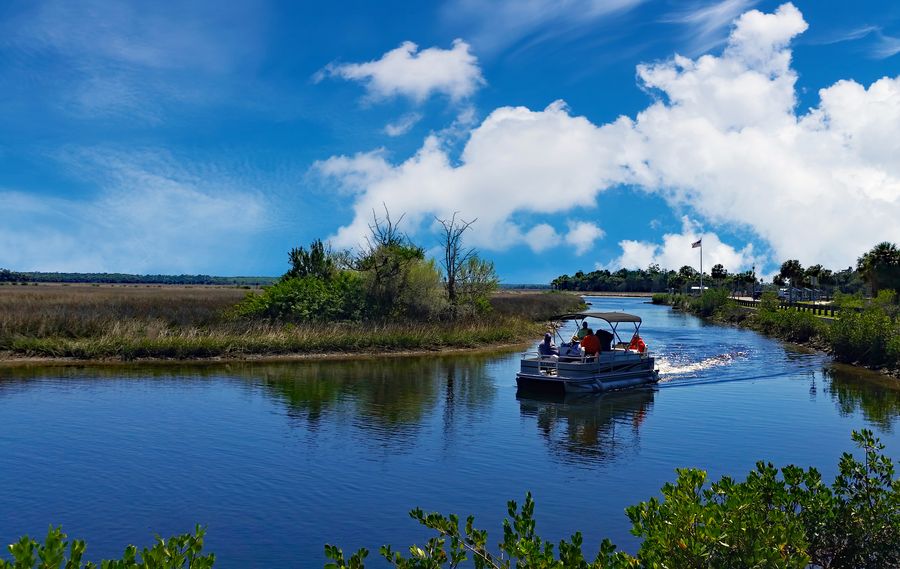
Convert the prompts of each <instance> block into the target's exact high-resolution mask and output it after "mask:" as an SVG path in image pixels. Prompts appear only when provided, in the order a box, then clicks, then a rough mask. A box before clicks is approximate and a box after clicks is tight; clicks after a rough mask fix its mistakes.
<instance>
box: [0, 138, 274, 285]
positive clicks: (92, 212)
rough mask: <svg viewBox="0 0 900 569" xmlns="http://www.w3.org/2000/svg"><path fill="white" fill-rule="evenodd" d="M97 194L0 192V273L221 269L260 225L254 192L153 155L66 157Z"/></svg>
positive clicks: (261, 210) (261, 205) (260, 205)
mask: <svg viewBox="0 0 900 569" xmlns="http://www.w3.org/2000/svg"><path fill="white" fill-rule="evenodd" d="M65 160H67V161H71V166H72V167H73V168H77V169H78V171H79V173H80V174H81V175H83V176H86V177H91V178H94V179H96V180H97V182H98V184H99V185H100V186H101V187H102V188H103V189H102V191H101V192H100V193H99V194H98V195H97V196H95V197H94V198H92V199H87V200H83V199H67V198H45V197H39V196H36V195H29V194H24V193H21V192H16V191H9V190H7V191H0V210H2V211H4V212H5V213H8V214H9V216H8V217H9V220H10V221H9V222H8V223H7V222H5V223H4V225H3V227H2V228H0V266H6V267H10V268H14V269H19V270H45V271H110V272H117V271H122V272H138V273H143V272H167V273H179V272H190V273H196V272H202V271H208V272H211V271H214V270H216V267H222V266H228V267H230V269H229V270H233V271H239V270H240V267H236V266H233V265H230V264H229V260H230V259H231V258H233V257H234V253H235V252H236V251H239V250H240V251H243V248H244V247H245V245H244V243H245V242H246V241H247V237H248V236H249V235H251V234H253V233H255V232H257V231H259V230H260V229H263V228H264V227H265V225H266V224H267V212H266V209H267V208H266V204H265V202H264V200H263V199H262V198H261V197H260V196H259V195H258V194H256V193H255V192H253V191H246V190H240V189H238V188H235V187H233V186H232V185H231V184H230V183H229V182H228V181H227V180H225V179H223V178H221V177H217V176H215V174H214V172H211V171H207V172H204V173H203V175H202V176H197V175H194V174H191V173H189V172H186V171H184V170H183V169H180V168H178V166H177V165H176V164H174V163H173V162H172V161H171V158H170V157H168V156H167V155H165V154H162V153H144V154H118V153H115V152H106V151H82V152H75V153H73V154H72V155H71V156H68V157H66V158H65Z"/></svg>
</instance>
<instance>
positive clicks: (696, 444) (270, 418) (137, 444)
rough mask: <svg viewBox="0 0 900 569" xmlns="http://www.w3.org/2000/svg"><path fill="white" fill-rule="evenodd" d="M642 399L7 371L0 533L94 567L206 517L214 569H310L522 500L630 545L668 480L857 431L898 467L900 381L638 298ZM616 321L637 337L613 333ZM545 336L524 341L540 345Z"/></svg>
mask: <svg viewBox="0 0 900 569" xmlns="http://www.w3.org/2000/svg"><path fill="white" fill-rule="evenodd" d="M590 300H591V301H592V303H593V307H594V308H596V309H600V310H614V309H615V310H618V309H621V310H626V311H628V312H634V313H637V314H639V315H641V316H642V317H643V318H644V325H643V328H642V332H643V337H644V338H645V339H646V341H647V343H648V344H649V347H650V349H651V350H653V352H655V353H656V355H657V357H658V359H659V367H660V370H661V375H662V380H661V382H660V384H659V386H658V387H657V388H656V389H644V390H633V391H628V392H622V393H612V394H607V395H604V396H599V397H590V398H586V399H579V400H574V401H548V400H535V399H519V398H517V396H516V386H515V373H516V370H517V369H518V357H519V355H518V354H508V353H505V354H498V355H493V356H486V355H478V356H466V355H457V356H452V357H434V356H429V357H416V358H402V359H401V358H386V359H364V360H356V361H352V362H337V361H328V362H306V363H304V362H300V363H297V362H292V363H265V364H264V363H239V364H228V365H192V366H183V365H177V366H175V365H157V366H146V367H134V366H97V367H87V366H85V367H45V368H5V369H4V368H0V489H2V494H0V542H2V543H3V544H6V543H11V542H12V541H13V540H15V539H17V538H18V537H19V536H20V535H22V534H25V533H28V534H30V535H32V536H37V535H40V536H43V535H44V534H45V533H46V529H47V525H48V524H51V523H52V524H62V525H63V527H64V530H65V531H66V532H67V533H68V534H69V535H70V536H72V537H79V538H82V539H85V540H87V542H88V558H90V559H99V558H101V557H106V558H108V557H111V556H115V555H120V554H121V552H122V549H123V548H124V546H125V545H126V544H128V543H135V544H136V545H138V546H141V545H144V544H150V542H151V540H152V538H153V535H154V534H157V533H158V534H161V535H171V534H175V533H181V532H185V531H189V530H190V529H192V528H193V526H194V524H195V523H200V524H202V525H205V526H207V528H208V534H207V542H206V543H207V550H209V551H213V552H215V553H216V555H217V558H218V561H217V564H216V566H217V567H222V568H231V567H317V566H318V567H321V566H322V563H323V562H324V556H323V545H324V544H325V543H335V544H338V545H340V546H341V547H343V548H344V549H345V551H347V550H355V549H356V548H358V547H361V546H365V547H368V548H369V549H370V550H371V551H372V553H371V554H370V557H369V560H370V562H371V563H370V564H371V565H372V566H381V565H382V564H381V563H378V560H377V559H376V558H377V553H376V552H377V548H378V546H380V545H382V544H385V543H392V544H394V545H395V546H399V547H400V548H402V549H405V546H406V545H409V544H411V543H413V542H418V543H422V542H423V541H425V540H426V539H427V537H429V535H430V534H429V533H428V532H427V531H424V530H422V529H420V528H419V527H418V526H417V525H416V523H415V522H414V521H413V520H411V519H410V518H409V517H408V516H407V512H408V510H409V509H411V508H413V507H416V506H421V507H422V508H424V509H426V510H429V511H435V510H436V511H441V512H444V513H449V512H455V513H459V514H461V515H463V516H465V515H467V514H474V515H475V516H476V525H477V526H479V527H482V528H484V529H488V530H489V533H490V535H491V537H490V543H496V542H497V541H498V540H499V539H500V537H501V535H502V532H501V531H500V527H501V526H500V524H501V522H502V519H503V516H504V514H505V510H506V501H507V500H508V499H517V500H519V501H520V502H521V500H522V498H523V497H524V495H525V492H526V491H531V492H532V493H533V494H534V496H535V500H536V502H537V508H536V510H537V520H538V530H539V532H540V533H541V534H542V535H543V536H544V537H546V538H551V539H554V540H558V539H560V538H562V537H567V536H569V535H570V534H571V533H572V532H574V531H576V530H580V531H582V532H583V533H584V534H585V550H586V552H589V556H591V555H593V554H594V553H595V552H596V547H597V544H598V543H599V541H600V539H602V538H603V537H609V538H611V539H612V540H613V541H614V542H616V543H617V544H619V546H620V547H621V548H624V549H625V550H627V551H634V550H635V549H636V547H637V541H636V540H635V538H634V537H632V536H631V535H630V533H629V528H630V525H629V522H628V519H627V517H626V516H625V513H624V509H625V507H626V506H628V505H632V504H635V503H637V502H639V501H642V500H645V499H647V498H649V497H650V496H654V495H657V494H658V491H659V488H660V486H661V485H662V484H663V483H665V482H666V481H670V480H673V479H674V477H675V472H674V470H675V468H677V467H686V466H696V467H702V468H704V469H706V470H708V471H709V472H710V475H711V476H713V477H716V478H717V477H719V476H721V475H723V474H730V475H733V476H740V477H742V476H744V475H745V474H746V473H747V471H749V470H750V469H752V468H753V466H754V464H755V462H756V461H757V460H759V459H765V460H769V461H772V462H774V463H775V464H778V465H784V464H788V463H794V464H798V465H802V466H816V467H818V468H819V469H820V470H821V471H822V472H823V475H824V477H825V478H826V480H831V479H832V478H833V476H834V474H835V472H836V465H837V461H838V458H839V456H840V453H841V452H843V451H845V450H850V449H851V448H852V444H851V441H850V432H851V431H852V430H853V429H860V428H864V427H865V428H870V429H873V430H874V431H875V432H876V434H877V435H878V436H879V437H880V438H881V440H882V441H883V442H884V443H885V444H886V445H887V447H888V448H887V452H888V454H890V455H891V456H893V457H895V458H900V434H898V432H897V430H898V429H897V424H898V416H900V391H898V390H897V389H896V388H895V387H894V386H892V383H891V382H890V381H887V380H883V379H879V377H878V376H875V375H874V374H865V373H860V372H858V371H853V370H848V369H840V368H836V367H830V366H829V364H828V360H827V358H826V357H825V356H823V355H821V354H815V353H806V352H803V351H798V350H795V349H791V348H790V347H787V346H785V345H783V344H782V343H780V342H777V341H774V340H770V339H767V338H764V337H762V336H759V335H757V334H755V333H753V332H750V331H746V330H740V329H736V328H729V327H721V326H715V325H709V324H705V323H703V322H702V321H700V320H698V319H696V318H694V317H691V316H688V315H684V314H681V313H678V312H673V311H671V310H670V309H669V308H667V307H660V306H653V305H650V304H645V303H644V299H623V298H602V299H600V298H596V299H590ZM625 326H629V325H628V324H625ZM536 340H537V339H536Z"/></svg>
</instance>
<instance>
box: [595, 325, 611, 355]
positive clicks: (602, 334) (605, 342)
mask: <svg viewBox="0 0 900 569" xmlns="http://www.w3.org/2000/svg"><path fill="white" fill-rule="evenodd" d="M597 338H599V339H600V351H601V352H608V351H610V350H612V341H613V338H615V336H613V335H612V333H611V332H607V331H606V330H597Z"/></svg>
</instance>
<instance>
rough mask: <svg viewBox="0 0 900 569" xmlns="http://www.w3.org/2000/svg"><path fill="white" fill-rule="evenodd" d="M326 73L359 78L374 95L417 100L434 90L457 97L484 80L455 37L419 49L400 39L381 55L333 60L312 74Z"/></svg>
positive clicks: (321, 75)
mask: <svg viewBox="0 0 900 569" xmlns="http://www.w3.org/2000/svg"><path fill="white" fill-rule="evenodd" d="M326 76H332V77H340V78H343V79H348V80H352V81H361V82H363V83H364V84H365V86H366V89H367V90H368V92H369V96H370V97H372V98H373V99H390V98H392V97H398V96H402V97H408V98H410V99H412V100H414V101H416V102H418V103H421V102H423V101H424V100H425V99H427V98H428V97H430V96H431V95H434V94H443V95H446V96H448V97H449V98H450V100H452V101H460V100H462V99H465V98H467V97H469V96H471V95H472V94H473V93H474V92H475V91H476V90H477V89H478V88H479V87H481V86H482V85H483V84H484V77H482V75H481V68H480V67H479V66H478V59H477V58H476V57H475V55H473V54H472V52H471V51H470V49H469V44H467V43H466V42H464V41H463V40H461V39H457V40H454V41H453V47H452V48H451V49H441V48H439V47H430V48H428V49H423V50H421V51H419V47H418V46H417V45H416V44H414V43H413V42H410V41H407V42H403V44H401V45H400V47H398V48H396V49H392V50H391V51H389V52H387V53H385V54H384V55H383V56H381V59H377V60H375V61H368V62H365V63H345V64H341V65H334V64H332V65H329V66H327V67H326V68H325V69H323V70H322V71H321V72H319V73H317V74H316V77H315V78H316V80H321V79H323V78H324V77H326Z"/></svg>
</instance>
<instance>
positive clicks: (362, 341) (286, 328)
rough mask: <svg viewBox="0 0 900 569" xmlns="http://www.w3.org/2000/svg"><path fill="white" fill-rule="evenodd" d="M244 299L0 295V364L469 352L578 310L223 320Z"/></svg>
mask: <svg viewBox="0 0 900 569" xmlns="http://www.w3.org/2000/svg"><path fill="white" fill-rule="evenodd" d="M246 294H247V291H246V290H242V289H236V288H224V287H166V286H163V287H91V286H81V287H75V286H40V287H2V288H0V356H2V357H5V358H7V359H9V358H23V357H24V358H27V357H40V358H76V359H119V360H133V359H144V358H148V359H194V358H214V357H224V358H244V357H254V356H266V355H271V356H282V355H292V354H303V355H308V354H340V353H347V354H352V353H359V352H367V353H378V352H397V351H431V350H441V349H447V348H475V347H481V346H486V345H498V344H512V343H519V342H525V341H529V340H532V339H534V338H536V337H538V336H539V335H540V334H541V333H542V331H543V329H544V326H545V322H544V320H546V318H548V317H549V316H550V315H553V314H558V313H561V312H566V311H568V310H574V309H577V308H579V307H581V306H582V305H581V300H580V298H579V297H577V296H575V295H571V294H566V293H552V292H501V293H497V294H496V295H494V296H493V297H492V298H491V304H492V306H493V311H492V313H490V314H488V315H486V316H484V317H481V318H477V319H469V320H465V321H460V322H444V321H431V322H414V321H381V322H362V323H359V322H339V323H302V324H279V323H272V322H267V321H260V320H235V319H232V318H230V317H229V316H228V312H229V310H230V309H231V308H232V307H233V306H234V305H235V303H237V302H238V301H240V300H241V299H242V298H243V297H244V296H245V295H246Z"/></svg>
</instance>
